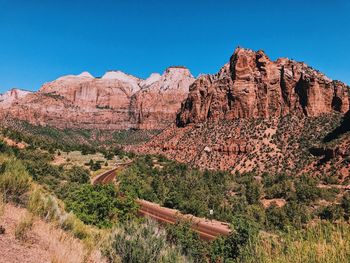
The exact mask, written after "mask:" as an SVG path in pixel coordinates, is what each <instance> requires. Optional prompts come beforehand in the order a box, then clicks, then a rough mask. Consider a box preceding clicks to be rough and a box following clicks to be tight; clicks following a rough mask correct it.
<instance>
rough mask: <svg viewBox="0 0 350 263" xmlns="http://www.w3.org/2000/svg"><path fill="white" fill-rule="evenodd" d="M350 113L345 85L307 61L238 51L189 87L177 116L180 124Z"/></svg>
mask: <svg viewBox="0 0 350 263" xmlns="http://www.w3.org/2000/svg"><path fill="white" fill-rule="evenodd" d="M348 110H349V87H347V86H346V85H345V84H344V83H342V82H340V81H332V80H331V79H329V78H327V77H326V76H325V75H323V74H322V73H320V72H319V71H317V70H314V69H313V68H311V67H309V66H307V65H306V64H305V63H301V62H296V61H293V60H290V59H286V58H280V59H278V60H277V61H271V60H270V59H269V57H268V56H267V55H266V54H265V53H264V52H263V51H261V50H259V51H257V52H254V51H252V50H248V49H243V48H237V49H236V51H235V52H234V54H233V56H232V57H231V59H230V62H229V63H227V64H225V65H224V66H223V67H222V68H221V70H220V71H219V72H218V73H217V74H215V75H203V76H201V77H199V78H198V79H197V80H196V81H195V82H194V83H193V84H192V85H191V87H190V93H189V95H188V98H187V99H186V101H185V102H184V103H183V104H182V107H181V111H180V113H179V114H178V117H177V123H178V125H179V126H185V125H186V124H189V123H200V122H205V121H207V120H209V121H217V120H233V119H237V118H268V117H276V116H284V115H287V114H289V113H295V114H297V113H301V114H303V115H305V116H309V117H314V116H319V115H321V114H323V113H331V112H333V111H338V112H341V113H345V112H347V111H348Z"/></svg>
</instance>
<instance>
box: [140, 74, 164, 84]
mask: <svg viewBox="0 0 350 263" xmlns="http://www.w3.org/2000/svg"><path fill="white" fill-rule="evenodd" d="M161 77H162V76H161V75H160V74H159V73H152V74H151V75H150V76H149V77H148V78H147V79H146V80H144V81H142V82H141V87H146V86H149V85H151V84H153V83H154V82H157V81H159V80H160V79H161Z"/></svg>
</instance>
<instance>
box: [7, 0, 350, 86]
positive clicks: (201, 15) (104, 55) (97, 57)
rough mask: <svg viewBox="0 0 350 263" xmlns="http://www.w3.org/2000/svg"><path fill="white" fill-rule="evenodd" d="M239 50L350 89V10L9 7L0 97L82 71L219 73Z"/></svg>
mask: <svg viewBox="0 0 350 263" xmlns="http://www.w3.org/2000/svg"><path fill="white" fill-rule="evenodd" d="M238 45H240V46H242V47H246V48H251V49H254V50H258V49H263V50H265V52H266V53H267V54H268V55H269V56H270V57H271V58H272V59H276V58H278V57H289V58H293V59H295V60H298V61H305V62H306V63H308V64H309V65H310V66H312V67H314V68H316V69H319V70H320V71H322V72H324V73H325V74H326V75H328V76H329V77H331V78H333V79H339V80H342V81H344V82H346V83H347V84H350V1H349V0H317V1H316V0H293V1H291V0H290V1H283V0H275V1H272V0H271V1H269V0H255V1H253V0H251V1H249V0H231V1H229V0H227V1H226V0H225V1H219V0H216V1H209V0H201V1H199V0H172V1H167V0H149V1H147V0H113V1H112V0H110V1H109V0H99V1H92V0H91V1H89V0H85V1H82V0H71V1H66V0H56V1H51V0H41V1H37V0H22V1H19V0H0V92H3V91H5V90H7V89H10V88H13V87H19V88H23V89H28V90H37V89H38V88H39V87H40V86H41V84H43V83H44V82H47V81H51V80H53V79H56V78H57V77H59V76H62V75H66V74H79V73H80V72H82V71H89V72H90V73H91V74H93V75H95V76H101V75H103V73H104V72H105V71H107V70H112V69H113V70H117V69H119V70H122V71H124V72H127V73H130V74H133V75H136V76H139V77H142V78H145V77H147V76H148V75H149V74H150V73H152V72H160V73H161V72H163V71H164V69H165V68H166V67H168V66H170V65H184V66H187V67H188V68H189V69H190V70H191V72H192V74H193V75H195V76H197V75H198V74H199V73H216V72H217V71H218V70H219V68H220V67H221V66H222V65H223V64H225V63H226V62H227V61H228V60H229V57H230V56H231V54H232V53H233V51H234V49H235V48H236V47H237V46H238Z"/></svg>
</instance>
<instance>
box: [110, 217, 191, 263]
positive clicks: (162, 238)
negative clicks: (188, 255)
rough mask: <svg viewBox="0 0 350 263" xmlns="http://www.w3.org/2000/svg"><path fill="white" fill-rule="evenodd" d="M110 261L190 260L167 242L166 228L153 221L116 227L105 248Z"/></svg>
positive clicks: (155, 262)
mask: <svg viewBox="0 0 350 263" xmlns="http://www.w3.org/2000/svg"><path fill="white" fill-rule="evenodd" d="M105 255H106V256H107V257H108V258H109V260H110V261H112V260H113V261H117V260H118V259H119V260H120V261H121V262H123V263H124V262H125V263H131V262H137V263H158V262H159V263H162V262H164V263H165V262H168V263H170V262H172V263H176V262H188V261H185V258H184V257H183V256H181V255H180V253H179V252H178V250H176V249H174V248H173V247H170V246H169V245H167V243H166V234H165V231H164V230H161V229H159V227H158V226H157V225H156V224H155V223H154V222H151V221H146V222H145V223H141V224H136V223H128V224H126V225H125V226H123V227H121V228H117V229H115V230H114V231H113V232H112V234H111V236H110V240H109V245H108V246H107V248H106V249H105Z"/></svg>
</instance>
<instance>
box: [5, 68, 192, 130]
mask: <svg viewBox="0 0 350 263" xmlns="http://www.w3.org/2000/svg"><path fill="white" fill-rule="evenodd" d="M193 81H194V78H193V77H192V75H191V74H190V73H189V71H188V70H187V69H185V68H175V67H173V68H169V69H167V70H166V72H165V73H164V74H163V75H162V76H160V75H159V74H152V75H151V76H150V78H148V79H147V80H142V79H139V78H137V77H134V76H131V75H128V74H125V73H123V72H121V71H110V72H107V73H106V74H104V76H103V77H102V78H94V77H93V76H92V75H91V74H90V73H88V72H83V73H81V74H79V75H68V76H64V77H61V78H59V79H57V80H55V81H52V82H49V83H46V84H44V85H43V86H42V87H41V88H40V90H39V91H38V92H36V93H31V94H29V93H26V94H24V93H19V92H17V91H10V92H8V94H4V95H1V97H0V117H2V118H15V119H19V120H24V121H28V122H30V123H32V124H35V125H43V126H46V125H49V126H54V127H58V128H62V129H64V128H86V129H113V130H122V129H129V128H142V129H162V128H164V127H166V126H168V125H169V124H170V123H174V122H175V117H176V112H177V111H178V110H179V108H180V106H181V102H182V100H183V99H185V98H186V96H187V94H188V87H189V85H190V84H191V83H192V82H193ZM24 95H26V96H24ZM1 101H2V102H1Z"/></svg>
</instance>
